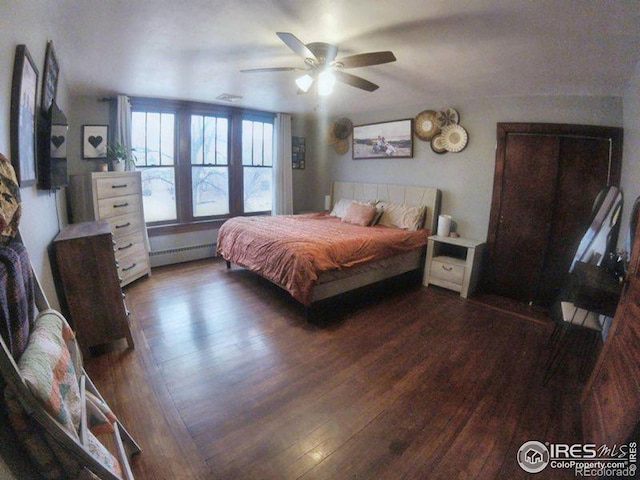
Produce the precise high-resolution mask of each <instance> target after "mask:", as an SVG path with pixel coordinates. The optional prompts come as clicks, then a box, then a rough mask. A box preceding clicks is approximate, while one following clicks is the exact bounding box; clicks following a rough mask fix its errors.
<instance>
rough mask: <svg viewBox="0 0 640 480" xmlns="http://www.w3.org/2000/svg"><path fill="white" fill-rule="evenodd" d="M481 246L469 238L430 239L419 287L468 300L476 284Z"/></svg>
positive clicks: (436, 236) (435, 237) (434, 237)
mask: <svg viewBox="0 0 640 480" xmlns="http://www.w3.org/2000/svg"><path fill="white" fill-rule="evenodd" d="M484 245H485V243H484V242H481V241H478V240H471V239H468V238H454V237H439V236H438V235H432V236H430V237H429V243H428V244H427V259H426V261H425V266H424V279H423V281H422V284H423V285H424V286H425V287H426V286H428V285H438V286H439V287H444V288H448V289H449V290H454V291H456V292H460V296H461V297H463V298H467V297H468V296H469V295H471V294H472V293H473V290H474V289H475V287H476V284H477V283H478V275H479V273H480V261H481V260H482V250H483V249H484Z"/></svg>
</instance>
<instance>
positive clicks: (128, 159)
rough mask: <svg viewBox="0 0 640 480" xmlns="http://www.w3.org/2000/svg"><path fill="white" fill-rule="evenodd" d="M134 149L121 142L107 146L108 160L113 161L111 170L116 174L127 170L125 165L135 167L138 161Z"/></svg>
mask: <svg viewBox="0 0 640 480" xmlns="http://www.w3.org/2000/svg"><path fill="white" fill-rule="evenodd" d="M133 151H134V150H133V149H132V148H127V147H125V146H124V145H122V144H121V143H119V142H113V143H110V144H109V145H108V146H107V158H108V159H109V160H110V161H111V168H112V169H113V170H114V171H116V172H122V171H124V170H125V165H131V166H135V164H136V159H135V157H134V156H133Z"/></svg>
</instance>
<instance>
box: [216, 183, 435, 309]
mask: <svg viewBox="0 0 640 480" xmlns="http://www.w3.org/2000/svg"><path fill="white" fill-rule="evenodd" d="M441 196H442V195H441V192H440V190H439V189H437V188H433V187H415V186H406V185H393V184H388V183H358V182H334V183H333V186H332V189H331V199H332V201H331V206H332V207H333V204H334V203H336V202H337V201H338V200H341V199H347V200H357V201H367V200H379V201H386V202H392V203H406V204H408V205H424V206H426V207H427V210H426V216H425V223H424V225H425V226H426V228H427V229H429V231H430V232H432V233H433V232H435V231H436V228H437V223H438V214H439V212H440V198H441ZM425 252H426V246H425V247H424V248H421V249H418V250H414V251H411V252H405V253H402V254H399V255H396V256H394V257H390V258H385V259H382V260H377V261H373V262H368V263H366V264H362V265H357V266H355V267H352V268H345V269H343V270H340V271H330V272H325V273H321V274H320V275H319V277H318V280H317V282H316V284H315V286H314V287H313V296H312V298H313V304H315V303H316V302H318V301H320V300H325V299H327V298H331V297H335V296H336V295H340V294H343V293H346V292H350V291H352V290H355V289H357V288H360V287H364V286H366V285H371V284H373V283H376V282H380V281H382V280H386V279H389V278H392V277H396V276H398V275H402V274H404V273H408V272H411V271H414V270H420V269H422V268H423V267H424V257H425ZM226 263H227V269H230V268H231V262H230V261H228V260H227V262H226ZM276 285H277V284H276ZM278 286H280V285H278ZM308 309H309V308H308V307H307V311H308Z"/></svg>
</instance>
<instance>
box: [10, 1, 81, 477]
mask: <svg viewBox="0 0 640 480" xmlns="http://www.w3.org/2000/svg"><path fill="white" fill-rule="evenodd" d="M14 7H15V5H14ZM49 8H50V7H49ZM49 18H50V15H49V11H48V8H47V7H46V5H45V4H44V3H42V2H20V8H11V12H10V14H9V13H8V12H7V11H6V9H4V11H3V12H2V14H1V15H0V85H1V87H0V89H1V90H0V115H1V116H2V122H0V152H2V153H3V154H4V155H6V156H7V157H9V155H10V142H9V118H10V113H9V112H10V104H11V82H12V74H13V60H14V55H15V48H16V45H19V44H25V45H26V46H27V49H28V50H29V53H30V54H31V56H32V58H33V61H34V62H35V64H36V67H37V69H38V71H39V73H40V78H39V90H38V96H39V95H40V88H41V83H42V72H43V69H44V55H45V51H46V46H47V41H49V40H53V42H54V46H55V42H56V36H55V29H54V27H53V26H51V23H50V21H49ZM56 56H57V59H58V63H59V64H60V74H61V76H60V80H59V83H58V94H57V103H58V104H59V106H60V108H61V109H62V110H63V111H65V112H66V111H67V107H68V91H67V86H66V82H65V78H64V73H65V62H66V61H67V59H66V58H65V55H64V52H63V51H60V50H58V49H57V48H56ZM20 194H21V196H22V209H23V213H22V221H21V224H20V230H21V232H22V236H23V238H24V242H25V244H26V245H27V248H28V250H29V253H30V256H31V261H32V263H33V265H34V269H35V271H36V273H37V275H38V277H39V278H40V280H41V281H42V283H43V287H44V289H45V292H46V294H47V297H48V298H49V301H50V302H51V303H52V304H53V306H54V307H58V305H59V304H58V299H57V296H56V293H55V287H54V285H53V278H52V275H51V267H50V263H49V256H48V253H47V249H48V247H49V245H50V243H51V241H52V239H53V238H54V237H55V235H56V234H57V233H58V231H59V225H61V224H65V223H66V210H65V208H66V207H65V202H64V191H62V192H58V194H57V195H53V194H50V193H49V192H46V191H40V190H37V188H36V187H35V186H33V187H25V188H22V189H21V190H20ZM7 429H8V426H7V425H0V437H1V438H2V441H0V478H3V479H14V478H15V479H17V478H20V479H25V478H36V477H35V473H34V470H33V469H32V468H31V467H30V465H29V464H28V463H26V462H25V461H24V456H23V455H22V454H21V453H20V451H18V450H17V449H16V448H15V445H14V443H13V442H14V436H13V434H12V432H9V431H8V430H7Z"/></svg>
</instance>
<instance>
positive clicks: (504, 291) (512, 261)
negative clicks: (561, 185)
mask: <svg viewBox="0 0 640 480" xmlns="http://www.w3.org/2000/svg"><path fill="white" fill-rule="evenodd" d="M505 148H506V161H505V162H504V164H503V165H502V169H503V170H502V183H501V186H500V189H501V195H500V206H499V215H498V218H497V228H496V232H495V234H496V237H495V244H494V249H493V251H494V253H495V255H494V257H493V258H492V282H491V283H492V291H493V293H496V294H498V295H503V296H506V297H509V298H514V299H517V300H522V301H525V302H529V301H531V300H533V299H534V298H535V295H536V291H535V290H536V289H535V286H536V285H538V283H539V281H540V274H541V272H542V268H543V265H544V261H545V257H544V253H545V251H546V245H547V241H548V237H549V230H550V228H551V221H552V212H553V205H554V191H555V178H556V177H557V175H558V162H557V158H558V148H559V145H558V140H557V138H555V137H551V136H543V135H521V134H511V135H508V136H507V140H506V147H505Z"/></svg>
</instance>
